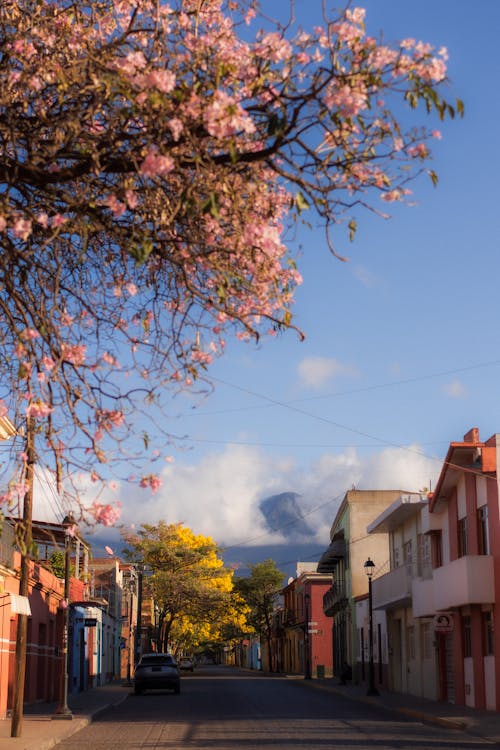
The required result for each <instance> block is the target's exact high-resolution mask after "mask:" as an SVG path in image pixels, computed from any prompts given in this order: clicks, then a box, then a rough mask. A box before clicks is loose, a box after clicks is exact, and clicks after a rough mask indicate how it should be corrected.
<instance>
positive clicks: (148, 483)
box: [139, 474, 162, 493]
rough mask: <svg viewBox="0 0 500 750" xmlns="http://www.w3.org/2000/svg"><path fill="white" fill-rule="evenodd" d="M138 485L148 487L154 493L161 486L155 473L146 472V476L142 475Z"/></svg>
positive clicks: (159, 479)
mask: <svg viewBox="0 0 500 750" xmlns="http://www.w3.org/2000/svg"><path fill="white" fill-rule="evenodd" d="M139 486H140V487H143V488H146V487H150V488H151V492H153V493H155V492H157V491H158V490H159V489H160V487H161V486H162V481H161V478H160V477H159V476H158V475H157V474H148V475H147V476H144V477H142V479H141V481H140V482H139Z"/></svg>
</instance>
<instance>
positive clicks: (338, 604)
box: [318, 490, 404, 682]
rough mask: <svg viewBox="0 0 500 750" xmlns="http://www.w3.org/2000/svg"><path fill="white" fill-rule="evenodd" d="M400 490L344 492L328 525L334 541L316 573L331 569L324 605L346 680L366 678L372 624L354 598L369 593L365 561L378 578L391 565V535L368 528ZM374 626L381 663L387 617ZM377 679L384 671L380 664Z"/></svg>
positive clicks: (336, 664) (338, 668) (337, 671)
mask: <svg viewBox="0 0 500 750" xmlns="http://www.w3.org/2000/svg"><path fill="white" fill-rule="evenodd" d="M402 494H404V492H403V491H402V490H349V491H348V492H346V494H345V496H344V499H343V501H342V503H341V505H340V508H339V510H338V512H337V515H336V516H335V519H334V521H333V524H332V527H331V530H330V546H329V547H328V549H327V550H326V551H325V553H324V554H323V556H322V557H321V560H320V562H319V565H318V572H320V573H327V572H328V573H331V574H332V587H331V588H330V589H329V591H327V592H326V594H325V597H324V600H323V608H324V612H325V614H326V615H328V616H329V617H332V618H333V628H332V641H333V673H334V675H335V676H336V677H339V678H340V679H342V678H343V677H348V678H351V677H352V679H353V680H354V681H356V682H359V681H364V680H367V658H368V657H367V655H368V629H367V625H366V622H365V621H363V622H362V623H360V624H358V623H357V622H356V601H357V600H365V599H366V598H367V596H368V577H367V575H366V569H365V562H366V561H367V559H368V558H370V559H371V560H372V561H373V562H374V564H375V568H374V570H375V574H374V578H376V577H377V576H378V575H381V574H382V573H383V572H384V571H387V570H388V569H389V558H390V553H389V540H388V535H387V534H376V535H375V534H368V533H367V527H368V526H369V524H370V523H372V521H373V520H374V519H375V518H377V517H378V516H379V515H380V514H381V513H382V512H383V511H384V510H385V509H386V508H387V507H388V506H389V505H390V504H391V503H392V502H394V500H396V499H397V498H398V497H399V496H400V495H402ZM379 619H380V621H377V622H376V623H375V627H374V653H375V661H377V664H378V665H381V664H382V663H383V662H386V661H387V653H386V652H384V650H383V646H384V644H385V617H383V616H381V617H380V618H379ZM377 675H378V678H379V679H380V677H381V676H382V672H381V670H380V669H378V668H377Z"/></svg>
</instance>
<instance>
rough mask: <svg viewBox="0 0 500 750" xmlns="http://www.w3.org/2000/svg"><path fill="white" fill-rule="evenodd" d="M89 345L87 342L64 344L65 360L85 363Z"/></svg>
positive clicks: (63, 356) (79, 363) (62, 351)
mask: <svg viewBox="0 0 500 750" xmlns="http://www.w3.org/2000/svg"><path fill="white" fill-rule="evenodd" d="M86 351H87V347H86V346H85V344H73V345H71V344H62V346H61V356H62V358H63V360H64V361H65V362H70V363H71V364H72V365H77V366H78V365H83V363H84V362H85V354H86Z"/></svg>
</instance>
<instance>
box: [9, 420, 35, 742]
mask: <svg viewBox="0 0 500 750" xmlns="http://www.w3.org/2000/svg"><path fill="white" fill-rule="evenodd" d="M26 456H27V458H26V476H25V486H26V492H25V494H24V505H23V525H22V535H21V538H20V547H21V570H20V576H19V596H24V597H26V598H27V597H28V593H29V579H30V563H31V547H32V541H33V538H32V521H33V476H34V466H35V421H34V419H33V417H28V420H27V425H26ZM27 633H28V615H26V614H24V615H23V614H18V615H17V633H16V657H15V665H14V690H13V702H12V722H11V730H10V736H11V737H20V736H21V728H22V720H23V700H24V682H25V676H26V650H27Z"/></svg>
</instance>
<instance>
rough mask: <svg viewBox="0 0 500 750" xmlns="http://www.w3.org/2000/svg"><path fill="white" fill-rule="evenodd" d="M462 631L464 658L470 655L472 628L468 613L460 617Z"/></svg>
mask: <svg viewBox="0 0 500 750" xmlns="http://www.w3.org/2000/svg"><path fill="white" fill-rule="evenodd" d="M462 632H463V640H464V659H467V658H468V657H469V656H472V629H471V622H470V617H469V615H466V616H465V617H464V618H463V619H462Z"/></svg>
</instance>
